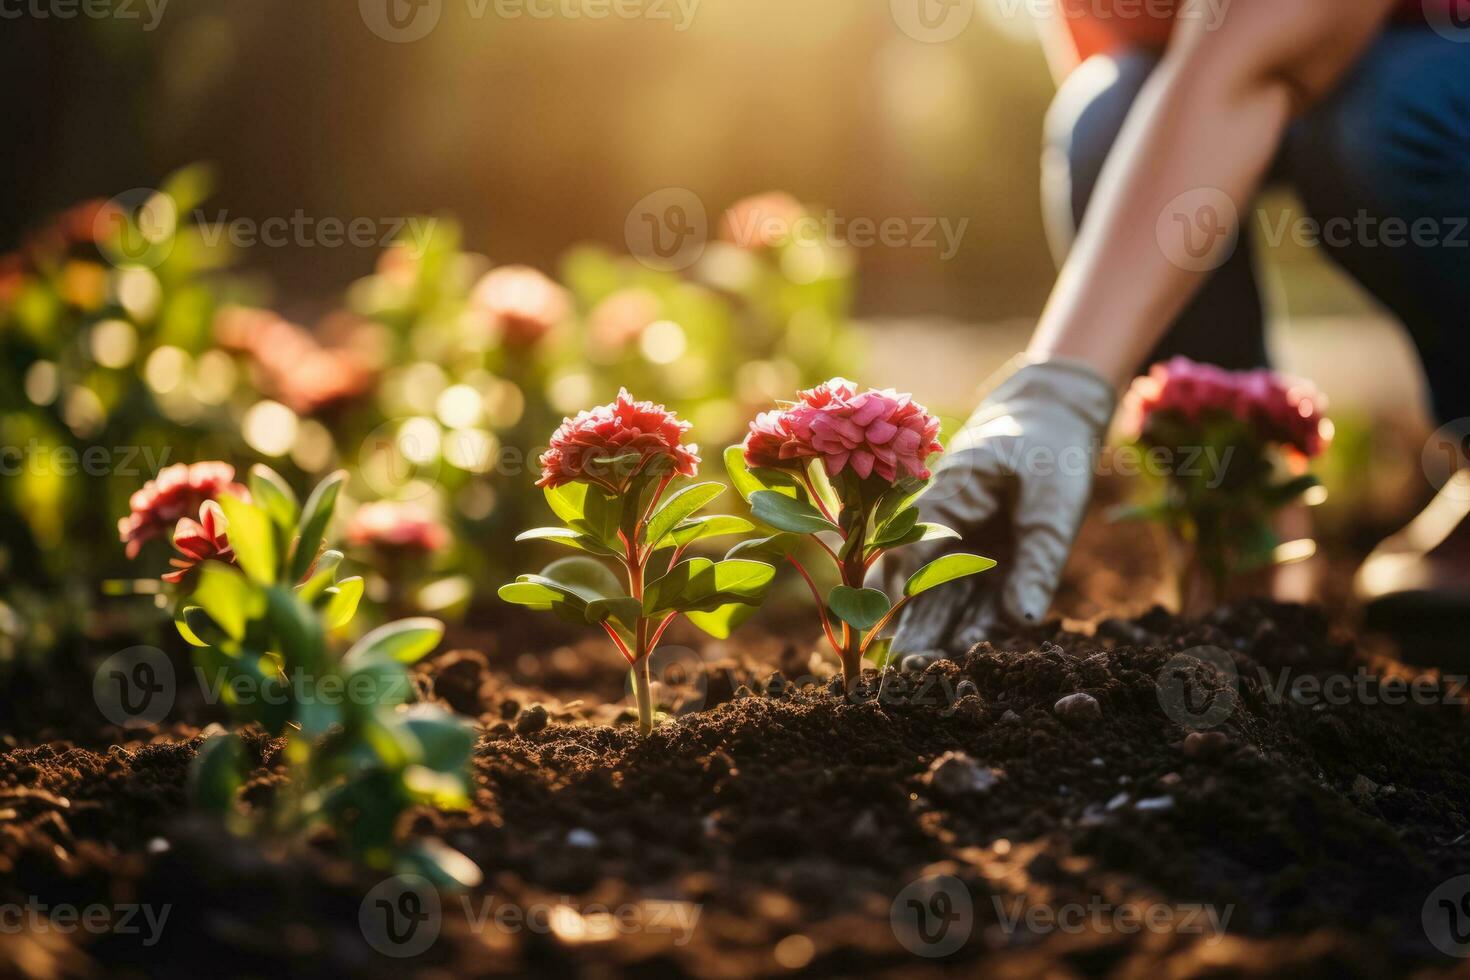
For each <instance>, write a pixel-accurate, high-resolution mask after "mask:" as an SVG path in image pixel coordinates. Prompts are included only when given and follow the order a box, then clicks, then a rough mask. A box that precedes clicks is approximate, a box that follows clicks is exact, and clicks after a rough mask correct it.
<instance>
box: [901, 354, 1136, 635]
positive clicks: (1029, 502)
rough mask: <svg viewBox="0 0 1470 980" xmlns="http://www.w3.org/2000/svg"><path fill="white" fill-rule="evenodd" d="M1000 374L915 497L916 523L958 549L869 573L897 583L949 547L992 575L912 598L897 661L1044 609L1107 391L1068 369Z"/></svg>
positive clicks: (1051, 365) (919, 549)
mask: <svg viewBox="0 0 1470 980" xmlns="http://www.w3.org/2000/svg"><path fill="white" fill-rule="evenodd" d="M1017 364H1019V366H1016V365H1017ZM1009 370H1010V372H1011V373H1010V374H1009V375H1008V376H1006V377H1005V378H1004V380H1002V381H1001V382H1000V384H999V385H998V386H997V387H996V388H995V389H994V390H993V391H992V393H991V394H990V395H989V396H988V397H987V398H986V399H985V400H984V402H983V403H982V404H981V405H980V407H979V408H978V409H976V411H975V414H974V415H972V416H971V417H970V420H969V421H968V422H966V423H965V426H964V428H963V429H962V430H961V431H960V432H959V433H957V434H956V435H955V437H954V438H953V439H952V440H951V441H950V448H949V451H948V453H947V454H946V455H945V456H944V458H943V459H942V460H941V461H940V463H939V465H938V466H937V467H936V468H935V476H934V482H933V484H932V485H931V486H930V488H929V490H928V491H927V492H926V493H925V494H924V495H923V496H922V497H921V498H919V502H918V506H919V508H920V511H921V516H920V520H923V521H932V522H935V523H938V524H943V525H946V526H948V527H951V528H954V529H955V530H956V531H958V532H959V533H960V535H961V537H962V539H963V542H962V543H961V542H954V541H950V542H944V541H938V542H933V543H930V544H926V545H915V546H913V547H910V548H906V549H904V551H902V552H899V553H897V554H895V555H893V556H890V557H891V558H894V559H897V561H896V562H894V563H893V564H892V565H890V566H889V567H887V568H884V569H882V570H881V572H880V574H882V575H883V577H884V578H885V579H886V580H888V581H890V582H893V581H897V582H900V583H901V582H902V581H903V580H904V578H906V577H907V575H908V574H909V573H910V572H912V571H913V570H914V569H916V568H919V567H922V566H923V565H924V564H925V563H927V562H929V561H932V560H933V559H934V558H936V557H938V556H939V554H940V553H942V552H944V551H947V550H955V549H959V550H965V551H976V552H978V553H979V554H982V555H987V556H989V557H992V558H996V559H997V560H999V561H1000V566H999V568H997V570H996V571H997V575H996V577H994V578H992V577H991V576H986V577H984V578H974V579H965V580H963V581H960V582H956V583H954V584H952V585H949V586H945V587H942V588H938V589H934V590H933V591H931V592H928V593H926V594H924V595H922V596H920V597H919V598H918V599H916V600H915V601H914V602H913V604H912V605H911V606H910V607H909V608H908V609H907V610H905V611H904V613H903V615H902V617H901V618H900V620H899V626H898V633H897V635H896V637H895V638H894V644H893V649H894V651H895V653H897V654H898V655H899V656H903V655H907V654H915V653H920V654H929V655H936V654H944V653H959V652H962V651H964V650H966V649H968V648H969V647H970V646H972V645H973V644H975V643H977V642H979V641H980V640H983V639H985V638H986V636H987V634H989V633H990V631H991V630H992V629H993V627H994V626H995V625H996V622H997V619H998V617H1000V616H1005V617H1007V618H1009V619H1010V620H1012V621H1013V622H1017V623H1026V622H1035V621H1039V620H1040V619H1041V618H1042V617H1043V616H1045V615H1046V612H1047V609H1048V608H1049V607H1050V606H1051V600H1052V596H1053V594H1054V593H1055V592H1056V588H1057V583H1058V581H1059V580H1060V578H1061V574H1062V566H1063V565H1065V564H1066V561H1067V555H1068V553H1069V552H1070V551H1071V548H1072V543H1073V541H1074V540H1075V539H1076V537H1077V530H1078V528H1079V527H1080V525H1081V523H1082V517H1083V513H1084V511H1085V510H1086V508H1087V502H1088V499H1089V497H1090V496H1091V493H1092V479H1093V470H1094V464H1095V462H1096V456H1097V450H1098V447H1099V445H1100V444H1101V442H1102V439H1103V436H1104V434H1105V432H1106V430H1107V427H1108V423H1109V422H1110V421H1111V419H1112V415H1113V409H1114V407H1115V406H1116V404H1117V394H1116V392H1115V391H1114V390H1113V387H1112V385H1110V384H1109V383H1108V382H1106V381H1104V380H1103V379H1102V378H1101V377H1099V376H1098V375H1097V374H1096V373H1095V372H1094V371H1093V370H1092V369H1091V368H1089V367H1087V366H1086V365H1084V364H1082V363H1081V362H1078V361H1067V360H1044V361H1026V360H1018V362H1015V363H1013V365H1012V366H1011V367H1010V368H1009ZM947 545H950V546H953V547H947ZM884 561H885V562H888V561H889V558H885V559H884ZM997 583H999V584H997Z"/></svg>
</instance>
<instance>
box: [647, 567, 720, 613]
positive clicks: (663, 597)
mask: <svg viewBox="0 0 1470 980" xmlns="http://www.w3.org/2000/svg"><path fill="white" fill-rule="evenodd" d="M714 567H715V563H714V562H712V561H710V560H709V559H708V558H686V559H685V560H684V561H681V562H679V564H677V565H675V566H674V567H673V568H671V569H669V570H668V572H667V573H666V574H665V575H663V576H662V577H660V578H658V579H655V580H654V581H653V582H650V583H647V584H646V585H645V586H644V588H643V613H644V615H647V616H652V615H653V614H654V613H656V612H660V611H663V610H668V609H675V608H678V601H679V596H681V595H683V594H684V591H685V590H686V589H688V588H689V587H690V585H691V583H693V582H694V580H695V579H696V578H697V577H698V576H699V575H701V574H703V573H705V572H709V571H711V570H712V569H713V568H714Z"/></svg>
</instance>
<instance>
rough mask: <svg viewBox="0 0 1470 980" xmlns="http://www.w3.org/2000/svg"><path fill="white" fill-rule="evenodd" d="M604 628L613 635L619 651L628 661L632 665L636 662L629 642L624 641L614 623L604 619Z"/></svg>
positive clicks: (608, 633) (609, 634)
mask: <svg viewBox="0 0 1470 980" xmlns="http://www.w3.org/2000/svg"><path fill="white" fill-rule="evenodd" d="M602 628H603V629H604V630H606V631H607V635H608V636H610V637H612V641H613V644H614V645H616V646H617V648H618V652H619V653H621V654H622V655H623V657H624V658H625V659H626V660H627V661H628V663H629V664H630V665H631V664H633V663H635V662H636V658H635V657H634V656H633V651H632V650H629V649H628V644H626V643H624V642H623V638H622V637H621V636H619V635H618V631H617V630H616V629H615V628H614V627H613V624H612V623H609V622H607V621H606V620H604V621H603V624H602Z"/></svg>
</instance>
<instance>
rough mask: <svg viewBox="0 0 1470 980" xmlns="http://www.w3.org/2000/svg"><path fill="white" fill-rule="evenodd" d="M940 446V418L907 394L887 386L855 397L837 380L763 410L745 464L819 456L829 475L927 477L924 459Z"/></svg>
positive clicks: (791, 462) (781, 463)
mask: <svg viewBox="0 0 1470 980" xmlns="http://www.w3.org/2000/svg"><path fill="white" fill-rule="evenodd" d="M941 449H942V447H941V446H940V444H939V420H938V419H937V418H935V417H934V416H932V415H930V414H929V412H928V410H927V409H926V408H924V406H923V405H920V404H918V403H917V402H915V401H914V400H913V396H912V395H907V394H900V393H899V392H896V391H894V390H893V389H891V388H886V389H883V390H878V389H873V388H870V389H868V390H867V391H864V392H862V393H859V392H858V390H857V387H856V386H855V385H854V384H853V383H852V382H851V381H847V380H844V379H842V378H834V379H833V380H831V381H828V382H827V383H826V384H822V385H818V386H817V387H815V388H813V389H811V390H809V391H803V392H801V393H800V394H799V395H797V401H796V403H795V404H793V405H792V406H791V407H790V408H787V409H784V410H782V411H775V412H765V413H763V414H761V415H760V416H758V417H757V418H756V420H755V421H754V422H752V423H751V426H750V434H749V435H748V436H747V437H746V440H745V460H746V462H747V463H748V464H749V465H751V466H757V467H778V468H779V467H785V468H792V467H797V466H800V465H802V461H804V460H807V459H815V458H818V457H820V458H821V459H822V463H823V465H824V466H825V467H826V470H827V474H828V475H829V476H837V475H838V474H839V473H841V472H842V471H843V470H845V469H847V468H848V467H851V468H852V471H853V472H854V473H856V474H857V475H858V476H859V477H861V478H863V479H865V480H866V479H867V478H868V477H870V476H872V475H873V474H875V473H876V474H877V475H878V477H879V478H880V479H882V480H883V481H885V482H887V483H896V482H897V481H898V480H899V479H900V478H901V476H904V475H907V476H913V477H917V478H919V479H921V480H927V479H929V477H930V475H931V474H930V472H929V468H928V466H927V465H925V464H926V461H927V460H928V458H929V456H930V455H932V454H933V453H937V452H939V451H940V450H941Z"/></svg>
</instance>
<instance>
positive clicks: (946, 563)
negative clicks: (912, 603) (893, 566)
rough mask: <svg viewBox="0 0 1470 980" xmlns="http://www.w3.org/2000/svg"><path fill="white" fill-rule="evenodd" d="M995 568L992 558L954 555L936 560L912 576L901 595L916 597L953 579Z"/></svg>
mask: <svg viewBox="0 0 1470 980" xmlns="http://www.w3.org/2000/svg"><path fill="white" fill-rule="evenodd" d="M994 567H995V560H994V559H993V558H982V557H981V556H979V555H967V554H954V555H944V556H943V557H941V558H936V559H934V560H933V561H931V562H930V563H929V564H927V565H925V566H924V567H923V568H921V569H919V570H918V571H917V572H915V573H914V574H913V575H911V576H909V580H908V582H907V583H906V584H905V585H904V587H903V594H904V595H906V596H916V595H919V594H920V593H923V592H928V591H929V590H930V589H933V588H936V587H938V586H941V585H944V584H945V583H946V582H953V581H954V580H955V579H961V578H965V577H967V576H970V575H978V574H980V573H981V572H987V571H989V570H990V569H992V568H994Z"/></svg>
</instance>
